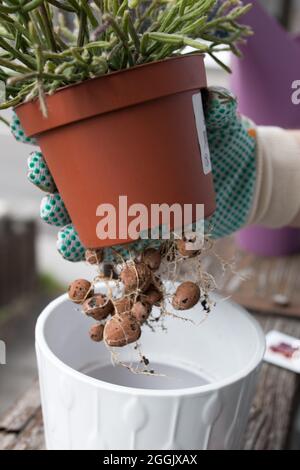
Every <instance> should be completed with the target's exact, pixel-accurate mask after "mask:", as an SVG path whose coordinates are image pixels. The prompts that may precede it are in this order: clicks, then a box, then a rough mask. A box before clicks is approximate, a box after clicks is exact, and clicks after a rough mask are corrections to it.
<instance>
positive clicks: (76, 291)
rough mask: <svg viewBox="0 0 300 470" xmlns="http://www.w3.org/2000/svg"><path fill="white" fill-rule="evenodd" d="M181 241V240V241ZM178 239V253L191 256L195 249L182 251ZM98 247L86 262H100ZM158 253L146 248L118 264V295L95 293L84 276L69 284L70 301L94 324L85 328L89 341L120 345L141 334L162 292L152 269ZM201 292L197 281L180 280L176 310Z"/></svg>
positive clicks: (155, 267) (195, 300) (191, 302)
mask: <svg viewBox="0 0 300 470" xmlns="http://www.w3.org/2000/svg"><path fill="white" fill-rule="evenodd" d="M183 243H184V242H183ZM183 243H182V240H178V241H177V242H176V249H177V250H178V252H179V253H180V255H181V256H184V257H186V256H189V257H192V256H195V251H193V250H186V249H185V246H184V244H183ZM102 259H103V256H102V252H101V250H91V249H89V250H87V251H86V260H87V261H88V262H89V263H90V264H95V265H96V264H97V265H99V263H101V262H102ZM161 261H162V255H161V252H160V251H159V250H156V249H154V248H148V249H146V250H144V251H143V253H141V255H140V256H139V258H138V259H136V260H134V261H133V260H132V261H127V262H126V263H124V265H123V266H122V269H121V271H120V274H119V281H120V283H121V284H122V286H123V295H122V297H121V298H117V299H115V298H113V297H112V296H110V297H109V296H107V295H104V294H100V293H95V291H94V286H93V285H92V284H91V283H90V282H89V281H87V280H85V279H77V280H76V281H74V282H72V284H71V285H70V287H69V290H68V294H69V298H70V300H71V301H72V302H75V303H76V304H80V305H81V308H82V311H83V313H84V314H85V315H87V316H88V317H92V318H93V319H94V320H96V321H97V322H98V323H95V324H94V325H93V326H92V327H91V328H90V331H89V335H90V338H91V339H92V340H93V341H96V342H100V341H102V340H103V341H104V343H105V344H106V345H107V346H108V347H122V346H125V345H127V344H130V343H134V342H136V341H137V340H138V339H139V338H140V336H141V327H142V325H143V324H145V323H147V321H148V320H149V317H150V315H151V311H152V307H153V306H158V307H159V306H161V305H162V303H163V301H164V298H165V293H164V290H163V284H162V282H161V280H160V278H159V277H158V275H157V273H156V271H157V270H158V269H159V268H160V265H161ZM200 296H201V292H200V288H199V286H198V285H197V284H195V283H193V282H190V281H186V282H183V283H181V284H180V285H179V286H178V287H177V289H176V291H175V293H174V294H173V296H172V299H171V303H172V306H173V307H174V308H175V309H176V310H188V309H190V308H192V307H194V305H196V304H197V303H198V301H199V299H200Z"/></svg>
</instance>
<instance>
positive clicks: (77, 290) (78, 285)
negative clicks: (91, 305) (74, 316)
mask: <svg viewBox="0 0 300 470" xmlns="http://www.w3.org/2000/svg"><path fill="white" fill-rule="evenodd" d="M92 294H93V292H92V289H91V283H90V282H89V281H86V280H85V279H77V280H76V281H73V282H72V284H70V286H69V289H68V295H69V299H70V300H72V302H75V303H79V304H80V303H82V302H84V301H85V299H87V297H89V296H90V295H92Z"/></svg>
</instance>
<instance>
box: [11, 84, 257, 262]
mask: <svg viewBox="0 0 300 470" xmlns="http://www.w3.org/2000/svg"><path fill="white" fill-rule="evenodd" d="M204 98H205V100H204V102H205V115H206V123H207V133H208V142H209V147H210V153H211V160H212V171H213V180H214V186H215V190H216V198H217V209H216V212H215V214H214V215H213V216H212V217H211V218H210V220H209V221H208V225H209V231H210V233H211V235H212V236H213V237H214V238H219V237H223V236H225V235H229V234H230V233H233V232H235V231H236V230H238V229H239V228H240V227H242V226H243V225H244V224H245V222H246V220H247V217H248V213H249V210H250V207H251V202H252V196H253V191H254V185H255V173H256V168H255V149H256V140H255V131H254V130H253V129H252V126H251V123H249V121H247V120H246V119H244V118H241V117H240V116H238V115H237V112H236V107H237V105H236V100H235V99H234V98H233V96H232V95H231V94H230V93H229V92H227V91H226V90H223V89H211V90H209V92H208V93H205V96H204ZM12 132H13V134H14V135H15V137H16V139H17V140H19V141H21V142H24V143H31V144H34V143H35V141H34V139H28V138H27V137H26V135H25V133H24V131H23V130H22V129H21V127H20V122H19V120H18V118H17V117H16V116H14V118H13V122H12ZM28 179H29V181H31V182H32V183H33V184H35V185H36V186H37V187H38V188H40V189H41V190H42V191H45V192H47V195H46V196H45V197H44V198H43V199H42V202H41V210H40V214H41V218H42V219H43V220H44V221H45V222H46V223H48V224H50V225H54V226H56V227H61V229H60V230H59V232H58V237H57V249H58V251H59V253H60V254H61V255H62V256H63V257H64V258H65V259H67V260H69V261H82V260H83V259H84V258H85V248H84V246H83V245H82V243H81V241H80V239H79V236H78V233H77V231H76V229H75V228H74V226H73V225H72V222H71V219H70V216H69V214H68V212H67V209H66V207H65V205H64V203H63V200H62V198H61V196H60V195H59V193H58V191H57V188H56V185H55V182H54V180H53V178H52V176H51V173H50V171H49V169H48V167H47V164H46V162H45V160H44V158H43V156H42V153H41V152H39V151H35V152H33V153H32V154H31V155H30V157H29V159H28ZM160 243H161V242H160V240H139V241H137V242H134V243H130V244H129V245H128V244H127V245H118V246H115V247H114V249H113V250H114V251H112V250H111V249H110V248H107V249H106V250H105V257H104V259H105V261H107V262H110V261H112V260H113V258H114V256H115V255H114V252H115V251H117V252H118V253H119V254H120V255H121V256H122V257H123V258H124V259H127V258H128V257H130V256H131V255H132V254H134V252H138V251H140V250H143V249H144V248H146V247H148V246H149V245H150V246H152V247H154V248H155V247H156V248H158V247H159V246H160Z"/></svg>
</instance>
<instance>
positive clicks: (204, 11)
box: [0, 0, 251, 114]
mask: <svg viewBox="0 0 300 470" xmlns="http://www.w3.org/2000/svg"><path fill="white" fill-rule="evenodd" d="M250 7H251V5H246V6H243V5H242V4H241V2H240V1H239V0H223V1H220V0H94V1H89V0H49V1H43V0H30V1H25V0H0V82H3V83H4V84H5V87H6V96H5V97H4V99H3V100H2V102H1V103H0V109H4V108H9V107H12V106H16V105H17V104H19V103H21V102H24V101H29V100H31V99H33V98H35V97H37V96H38V97H39V98H40V103H41V107H42V111H43V112H44V114H46V107H45V100H44V96H45V93H50V94H51V93H54V92H55V91H56V90H57V89H59V88H61V87H64V86H67V85H70V84H73V83H77V82H81V81H83V80H86V79H89V78H93V77H97V76H100V75H103V74H106V73H110V72H113V71H116V70H122V69H126V68H128V67H133V66H135V65H139V64H143V63H148V62H153V61H156V60H162V59H165V58H167V57H172V56H174V55H179V54H181V53H182V51H183V50H184V49H185V48H186V46H190V47H191V48H192V52H188V53H193V51H197V52H199V51H200V52H203V53H207V54H209V55H210V56H212V57H213V58H214V59H215V60H216V61H217V62H219V63H220V64H221V65H223V66H224V67H226V66H225V65H224V64H222V63H221V62H220V60H219V59H218V58H217V57H216V55H215V54H216V52H218V51H220V50H231V51H232V52H234V53H235V54H239V49H238V44H239V43H240V42H241V41H243V40H244V38H246V37H247V36H248V35H249V34H251V30H250V29H249V28H248V27H247V26H244V25H241V24H239V23H238V20H239V18H240V17H241V16H242V15H243V14H244V13H245V12H246V11H248V9H249V8H250ZM2 85H3V84H2Z"/></svg>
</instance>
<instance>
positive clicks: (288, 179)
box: [247, 126, 300, 228]
mask: <svg viewBox="0 0 300 470" xmlns="http://www.w3.org/2000/svg"><path fill="white" fill-rule="evenodd" d="M256 130H257V156H256V157H257V178H256V186H255V191H254V197H253V204H252V208H251V210H250V214H249V218H248V222H247V225H250V224H251V225H253V224H255V225H262V226H266V227H270V228H280V227H284V226H295V227H300V132H299V134H297V133H296V132H295V133H293V132H291V131H287V130H283V129H281V128H279V127H262V126H261V127H257V129H256Z"/></svg>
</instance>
